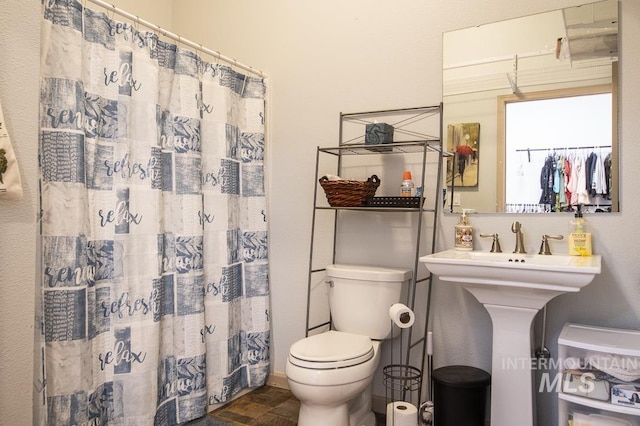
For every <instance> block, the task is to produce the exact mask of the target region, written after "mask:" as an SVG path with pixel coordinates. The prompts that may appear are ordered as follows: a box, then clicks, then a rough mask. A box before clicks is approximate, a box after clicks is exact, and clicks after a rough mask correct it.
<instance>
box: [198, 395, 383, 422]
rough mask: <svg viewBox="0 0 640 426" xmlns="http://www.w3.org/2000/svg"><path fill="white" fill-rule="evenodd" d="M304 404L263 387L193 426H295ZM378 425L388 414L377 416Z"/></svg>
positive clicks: (211, 413) (289, 396) (292, 397)
mask: <svg viewBox="0 0 640 426" xmlns="http://www.w3.org/2000/svg"><path fill="white" fill-rule="evenodd" d="M299 409H300V402H299V401H298V400H297V399H296V397H294V396H293V395H292V394H291V392H290V391H289V390H287V389H281V388H277V387H274V386H263V387H260V388H258V389H255V390H253V391H252V392H250V393H248V394H246V395H243V396H242V397H240V398H238V399H236V400H234V401H232V402H230V403H228V404H226V405H224V406H222V407H220V408H218V409H217V410H215V411H212V412H210V413H209V415H208V416H207V417H206V418H203V419H199V420H196V421H195V422H190V423H188V425H189V426H293V425H297V424H298V410H299ZM376 417H377V420H378V426H384V425H385V420H384V415H378V414H376Z"/></svg>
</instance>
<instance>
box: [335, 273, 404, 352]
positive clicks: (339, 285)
mask: <svg viewBox="0 0 640 426" xmlns="http://www.w3.org/2000/svg"><path fill="white" fill-rule="evenodd" d="M412 275H413V274H412V271H411V270H408V269H394V268H381V267H376V266H362V265H335V264H334V265H329V266H327V278H326V280H327V282H328V283H330V285H329V308H330V310H331V318H332V320H333V324H334V327H335V329H336V330H338V331H344V332H348V333H355V334H361V335H365V336H369V337H370V338H372V339H375V340H384V339H388V338H390V337H392V330H393V329H394V328H395V329H396V330H395V331H399V330H398V329H397V327H392V326H391V319H390V318H389V308H390V307H391V305H393V304H394V303H399V302H404V301H405V299H406V294H407V290H408V287H409V280H410V279H411V277H412ZM394 335H397V333H394Z"/></svg>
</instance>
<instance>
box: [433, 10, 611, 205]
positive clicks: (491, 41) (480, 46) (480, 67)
mask: <svg viewBox="0 0 640 426" xmlns="http://www.w3.org/2000/svg"><path fill="white" fill-rule="evenodd" d="M618 43H619V40H618V2H617V0H606V1H598V2H594V3H589V4H584V5H582V6H577V7H569V8H565V9H560V10H554V11H549V12H544V13H540V14H536V15H530V16H525V17H520V18H515V19H510V20H506V21H501V22H494V23H491V24H486V25H479V26H476V27H472V28H465V29H461V30H455V31H450V32H446V33H444V34H443V84H442V87H443V104H444V111H443V127H444V129H456V128H466V127H465V126H469V125H474V126H477V128H479V135H478V136H477V137H478V140H480V139H481V140H482V150H478V151H477V152H475V153H473V158H472V157H471V156H468V159H469V160H467V161H466V165H467V167H466V168H462V167H458V166H457V165H458V164H460V163H459V161H461V160H460V156H459V155H456V156H455V157H454V158H448V159H447V165H446V167H447V171H448V177H447V182H446V186H447V201H446V203H447V208H446V209H445V210H446V211H453V212H460V211H462V209H463V208H465V209H475V210H476V212H478V213H501V212H514V213H543V212H554V211H560V212H561V211H571V210H572V209H573V208H574V207H575V204H577V203H578V201H577V199H576V198H575V197H574V201H573V203H575V204H572V201H571V200H572V197H571V195H572V194H571V193H567V192H566V191H567V188H562V189H558V188H554V187H556V186H559V185H553V183H551V187H552V188H554V189H555V190H557V191H559V192H556V193H555V194H556V196H557V197H556V199H553V197H551V198H552V199H553V201H554V202H553V203H546V202H544V203H543V202H542V201H547V199H546V198H545V197H543V195H544V193H543V187H542V186H541V178H542V177H543V173H544V170H543V166H544V164H546V160H548V157H553V158H555V159H556V160H557V161H558V162H557V163H556V165H558V164H564V163H560V162H559V161H560V160H562V161H564V160H565V159H567V160H569V159H570V160H571V162H572V164H573V161H574V160H575V161H576V165H578V166H579V165H582V164H586V161H587V160H588V159H589V158H590V157H591V154H593V155H594V156H596V157H599V159H598V163H597V164H604V159H605V158H606V160H607V163H606V164H608V166H609V169H608V172H609V173H610V179H609V180H608V184H609V187H608V188H607V190H606V193H603V194H598V196H596V194H595V193H593V195H594V196H593V197H589V198H584V197H582V198H580V202H579V204H583V205H584V206H585V210H589V211H598V212H600V211H618V205H619V199H618V191H617V188H618V138H617V127H618V125H617V107H616V105H617V91H616V89H617V61H618V49H617V46H618ZM602 94H604V95H605V98H604V99H605V100H604V102H608V105H605V109H604V110H602V109H600V110H597V111H599V113H594V112H593V111H582V110H578V106H583V105H586V102H581V99H582V98H580V97H581V96H586V97H590V96H592V95H594V96H598V95H602ZM563 99H569V100H571V99H573V100H574V101H576V100H577V102H574V103H573V104H572V106H571V107H564V110H563V111H564V113H563V114H562V116H561V117H562V120H550V119H548V117H547V116H545V114H543V113H542V112H544V111H546V112H548V111H549V108H551V107H550V106H549V105H550V104H553V103H554V102H556V101H557V102H562V100H563ZM529 103H531V104H529ZM528 104H529V105H528ZM534 104H535V107H536V108H542V110H540V109H538V110H536V109H532V108H533V107H534ZM576 105H577V106H576ZM561 108H563V107H561ZM597 108H601V107H600V106H599V107H597ZM518 110H523V111H527V112H526V113H523V114H518V113H517V112H518ZM535 111H542V112H535ZM570 113H573V114H570ZM571 117H573V118H571ZM586 117H591V118H589V119H587V118H586ZM515 119H517V120H518V124H513V123H514V122H513V120H515ZM574 119H575V122H572V121H571V120H574ZM523 120H524V121H523ZM587 121H588V124H590V125H595V126H596V127H595V128H597V129H598V134H600V135H602V134H603V133H604V136H602V137H600V139H598V140H595V141H594V140H591V139H589V140H587V139H583V137H582V136H579V132H577V131H576V130H577V129H581V130H583V129H586V122H587ZM516 128H517V129H519V130H521V131H520V132H515V131H507V130H506V129H511V130H513V129H516ZM571 130H574V131H573V132H570V133H571V134H572V136H571V137H569V141H568V140H567V136H566V134H567V131H571ZM554 136H557V137H554ZM443 137H444V138H445V140H444V141H443V144H444V146H445V147H446V149H447V150H448V151H449V152H451V153H452V154H456V152H461V151H462V150H464V149H467V148H464V147H461V146H462V145H464V144H465V143H466V140H465V138H464V137H459V136H458V135H457V134H456V132H452V131H448V132H445V134H444V135H443ZM514 158H515V159H516V160H515V161H516V163H517V164H516V168H515V169H514V168H513V167H509V168H508V167H507V163H509V166H513V162H514V160H513V159H514ZM594 158H595V157H594ZM529 159H531V161H529ZM583 161H584V162H585V163H582V162H583ZM593 161H595V160H593ZM520 162H521V163H522V167H520V168H518V167H517V165H519V164H520ZM589 164H591V163H589ZM578 169H579V168H578ZM460 171H463V173H465V174H464V176H460ZM562 171H564V170H562ZM567 171H569V170H567ZM467 172H469V173H471V172H473V173H475V175H474V176H473V177H472V178H471V177H470V178H467V175H466V173H467ZM552 176H553V174H552ZM570 177H571V175H570V173H569V174H568V175H567V178H566V179H569V178H570ZM564 180H565V178H564V177H562V176H561V177H560V178H559V179H558V178H557V177H556V183H558V184H559V183H560V182H564ZM462 182H467V184H466V185H463V184H462ZM469 183H471V184H469ZM574 183H575V181H574ZM518 186H521V187H527V188H529V190H528V191H526V192H528V193H530V197H529V198H524V199H523V198H522V196H519V197H516V198H514V197H513V196H510V195H508V193H507V190H508V188H513V187H518ZM594 190H595V184H594ZM599 190H600V189H599ZM523 192H524V191H523ZM562 192H565V193H566V194H567V195H569V198H568V199H566V200H564V198H563V201H562V203H561V202H560V194H561V193H562ZM588 192H589V193H591V192H592V191H591V190H589V191H588ZM511 193H513V190H512V191H511ZM520 195H522V194H520ZM552 195H553V194H552Z"/></svg>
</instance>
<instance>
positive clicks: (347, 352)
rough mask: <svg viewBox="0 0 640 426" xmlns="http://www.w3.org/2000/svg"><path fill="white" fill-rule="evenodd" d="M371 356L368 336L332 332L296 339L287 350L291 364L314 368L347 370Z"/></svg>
mask: <svg viewBox="0 0 640 426" xmlns="http://www.w3.org/2000/svg"><path fill="white" fill-rule="evenodd" d="M372 357H373V345H372V344H371V339H369V337H367V336H361V335H358V334H351V333H343V332H341V331H335V330H331V331H327V332H325V333H320V334H316V335H315V336H311V337H307V338H305V339H302V340H299V341H297V342H296V343H294V344H293V345H291V349H290V350H289V360H290V361H291V363H292V364H294V365H298V366H300V367H306V368H314V369H329V368H343V367H350V366H352V365H356V364H361V363H363V362H366V361H368V360H370V359H371V358H372Z"/></svg>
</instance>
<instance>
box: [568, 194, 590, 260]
mask: <svg viewBox="0 0 640 426" xmlns="http://www.w3.org/2000/svg"><path fill="white" fill-rule="evenodd" d="M569 228H570V229H569V254H570V255H573V256H591V255H592V254H593V253H592V249H591V230H590V228H589V223H588V222H587V220H586V219H585V218H584V217H583V216H582V206H581V205H578V210H577V211H576V214H575V218H574V219H573V220H571V222H570V223H569Z"/></svg>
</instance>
